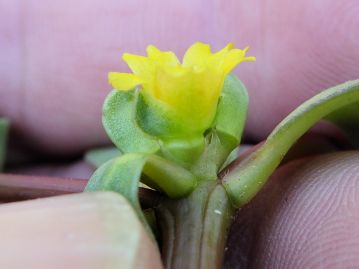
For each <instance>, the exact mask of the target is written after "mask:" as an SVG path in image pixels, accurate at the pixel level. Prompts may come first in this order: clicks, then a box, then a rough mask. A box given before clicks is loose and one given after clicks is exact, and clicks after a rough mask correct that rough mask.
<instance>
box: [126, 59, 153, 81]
mask: <svg viewBox="0 0 359 269" xmlns="http://www.w3.org/2000/svg"><path fill="white" fill-rule="evenodd" d="M122 59H123V60H124V61H125V62H126V63H127V64H128V66H129V67H130V68H131V70H132V72H133V73H134V74H135V75H138V76H144V77H148V76H150V75H152V67H151V64H150V62H149V61H148V58H147V57H144V56H139V55H134V54H129V53H124V54H123V56H122Z"/></svg>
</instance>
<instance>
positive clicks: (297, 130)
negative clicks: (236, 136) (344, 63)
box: [223, 80, 359, 207]
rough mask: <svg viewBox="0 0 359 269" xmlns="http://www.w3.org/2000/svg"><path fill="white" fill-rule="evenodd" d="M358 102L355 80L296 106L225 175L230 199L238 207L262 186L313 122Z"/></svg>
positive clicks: (357, 86) (356, 82) (225, 183)
mask: <svg viewBox="0 0 359 269" xmlns="http://www.w3.org/2000/svg"><path fill="white" fill-rule="evenodd" d="M358 102H359V80H354V81H349V82H346V83H344V84H340V85H338V86H336V87H333V88H329V89H327V90H325V91H323V92H321V93H320V94H318V95H316V96H314V97H313V98H311V99H309V100H308V101H306V102H305V103H303V104H302V105H301V106H299V107H298V108H297V109H295V110H294V111H293V112H292V113H291V114H289V115H288V116H287V117H286V118H285V119H284V120H283V121H282V122H281V123H279V124H278V126H277V127H276V128H275V129H274V130H273V132H272V133H271V134H270V135H269V137H268V138H267V140H266V142H265V143H264V144H263V146H262V147H260V148H259V149H258V150H257V151H255V152H254V153H252V154H251V155H249V156H248V157H247V158H246V159H245V160H244V161H243V162H242V163H241V164H240V165H239V166H237V167H236V168H235V169H233V170H232V171H230V172H229V173H227V174H226V175H225V176H224V178H223V184H224V186H225V188H226V190H227V192H228V194H229V196H230V198H231V200H232V202H233V203H234V204H235V205H236V206H237V207H241V206H242V205H244V204H246V203H247V202H248V201H249V200H250V199H251V198H252V197H253V196H254V195H255V194H256V193H257V192H258V191H259V190H260V189H261V188H262V186H263V185H264V183H265V182H266V180H267V179H268V177H269V176H270V175H271V174H272V172H273V171H274V170H275V168H276V167H277V166H278V165H279V163H280V162H281V160H282V159H283V157H284V156H285V154H286V153H287V152H288V150H289V149H290V148H291V146H292V145H293V144H294V143H295V142H296V141H297V140H298V139H299V138H300V137H301V136H302V135H303V134H304V133H305V132H306V131H307V130H308V129H309V128H311V127H312V126H313V125H314V124H315V123H317V122H318V121H319V120H321V119H323V118H324V117H326V116H327V115H330V114H331V113H333V112H335V111H339V110H340V109H343V108H344V107H346V106H350V105H353V104H356V103H358ZM352 119H353V118H352ZM354 120H355V119H354Z"/></svg>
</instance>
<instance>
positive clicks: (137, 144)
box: [102, 89, 160, 153]
mask: <svg viewBox="0 0 359 269" xmlns="http://www.w3.org/2000/svg"><path fill="white" fill-rule="evenodd" d="M137 100H138V91H137V90H136V89H134V90H131V91H118V90H113V91H112V92H111V93H110V94H109V95H108V97H107V98H106V100H105V103H104V106H103V116H102V122H103V125H104V127H105V130H106V132H107V134H108V136H109V137H110V138H111V140H112V142H113V143H114V144H115V145H116V146H117V147H118V148H119V149H120V150H121V151H122V152H123V153H129V152H137V153H154V152H157V151H158V150H159V148H160V146H159V143H158V141H157V139H156V138H155V137H153V136H151V135H149V134H147V133H145V132H144V131H143V130H142V129H141V128H140V127H139V126H138V120H137V112H136V111H137V109H136V107H137Z"/></svg>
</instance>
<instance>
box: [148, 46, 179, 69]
mask: <svg viewBox="0 0 359 269" xmlns="http://www.w3.org/2000/svg"><path fill="white" fill-rule="evenodd" d="M146 50H147V55H148V58H149V59H150V60H151V61H152V62H153V63H154V64H156V65H159V66H176V65H179V61H178V58H177V56H176V54H174V53H173V52H172V51H160V50H159V49H157V48H156V47H155V46H153V45H149V46H148V47H147V49H146Z"/></svg>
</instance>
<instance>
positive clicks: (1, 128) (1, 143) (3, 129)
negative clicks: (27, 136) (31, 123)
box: [0, 118, 9, 171]
mask: <svg viewBox="0 0 359 269" xmlns="http://www.w3.org/2000/svg"><path fill="white" fill-rule="evenodd" d="M8 132H9V121H8V120H6V119H4V118H0V171H1V170H2V168H3V165H4V161H5V154H6V144H7V136H8Z"/></svg>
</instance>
